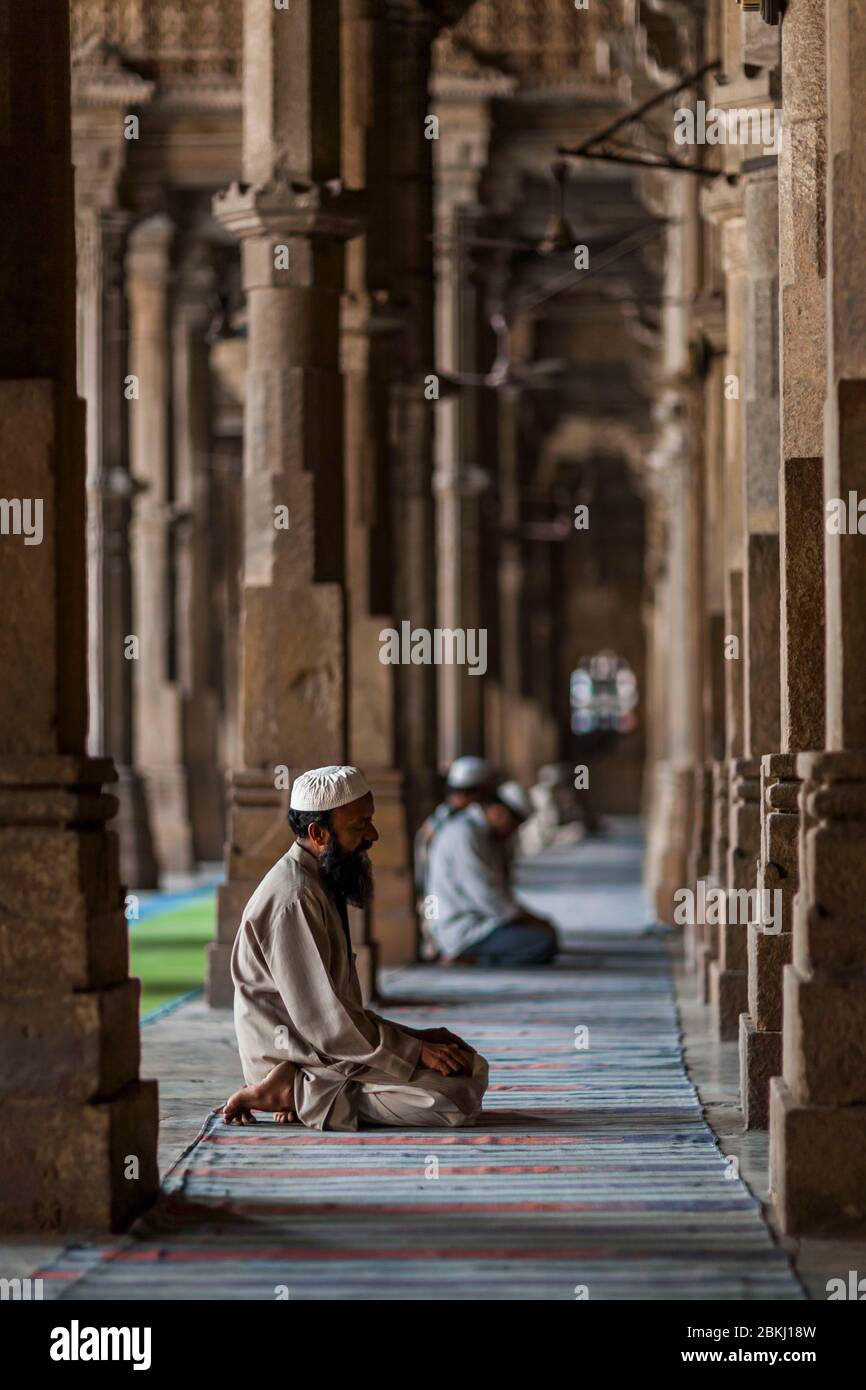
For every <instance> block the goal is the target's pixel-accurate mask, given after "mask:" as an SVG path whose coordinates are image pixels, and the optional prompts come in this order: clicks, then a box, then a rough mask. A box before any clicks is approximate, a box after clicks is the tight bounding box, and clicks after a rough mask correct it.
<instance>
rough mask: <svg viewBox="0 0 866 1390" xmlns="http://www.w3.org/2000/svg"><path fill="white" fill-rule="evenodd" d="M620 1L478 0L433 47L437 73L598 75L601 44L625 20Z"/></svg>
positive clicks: (524, 78) (526, 77)
mask: <svg viewBox="0 0 866 1390" xmlns="http://www.w3.org/2000/svg"><path fill="white" fill-rule="evenodd" d="M620 9H621V6H620V3H619V0H593V3H592V5H591V6H590V7H589V9H586V10H577V9H575V8H574V7H573V6H571V5H552V4H551V3H550V0H476V3H475V4H474V5H472V6H471V8H470V9H469V10H468V11H467V13H466V14H465V15H464V16H463V18H462V19H461V20H460V22H459V23H458V24H455V25H454V26H453V27H452V28H450V29H446V30H445V31H444V32H443V34H442V35H441V37H440V38H439V39H438V40H437V43H436V45H435V49H434V67H435V70H436V72H437V73H447V74H449V75H455V76H456V75H463V76H471V75H480V74H482V73H484V72H485V71H489V70H490V69H491V68H493V69H495V70H497V71H498V72H500V73H506V74H509V75H512V76H515V77H517V78H518V80H519V82H520V85H521V86H526V87H533V86H536V85H539V84H542V83H543V84H545V85H547V86H549V85H550V84H551V83H553V84H555V85H557V86H560V85H563V84H565V85H568V86H573V85H576V84H577V83H583V82H587V81H592V82H594V81H597V80H598V76H599V73H598V68H597V65H596V43H597V41H598V40H599V39H600V38H602V37H603V35H604V34H605V33H606V32H607V31H608V30H609V29H611V28H613V27H614V26H617V25H619V24H620V23H621V14H620Z"/></svg>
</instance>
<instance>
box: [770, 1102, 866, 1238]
mask: <svg viewBox="0 0 866 1390" xmlns="http://www.w3.org/2000/svg"><path fill="white" fill-rule="evenodd" d="M770 1195H771V1197H772V1199H773V1203H774V1205H775V1208H776V1214H777V1217H778V1220H779V1224H780V1225H781V1227H782V1230H783V1231H784V1232H785V1233H786V1235H806V1234H809V1233H815V1234H829V1233H832V1232H841V1231H846V1230H850V1229H854V1230H856V1229H860V1228H862V1226H863V1224H864V1222H866V1105H850V1106H817V1105H798V1104H797V1102H796V1101H795V1100H794V1097H793V1096H792V1094H791V1092H790V1090H789V1088H788V1086H787V1084H786V1083H785V1081H784V1079H783V1078H782V1077H781V1076H774V1077H773V1079H772V1081H771V1082H770Z"/></svg>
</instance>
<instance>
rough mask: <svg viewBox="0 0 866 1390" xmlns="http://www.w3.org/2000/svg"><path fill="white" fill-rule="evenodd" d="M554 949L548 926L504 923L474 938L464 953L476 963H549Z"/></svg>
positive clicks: (498, 964)
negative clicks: (480, 938)
mask: <svg viewBox="0 0 866 1390" xmlns="http://www.w3.org/2000/svg"><path fill="white" fill-rule="evenodd" d="M558 949H559V943H558V941H557V939H556V932H555V931H554V930H553V928H552V927H537V926H534V925H533V924H532V923H530V922H505V923H503V925H502V926H501V927H494V928H493V931H492V932H490V933H489V934H488V935H487V936H485V937H483V938H482V940H481V941H476V942H475V944H474V945H473V946H471V947H470V948H469V950H468V951H467V952H466V953H465V954H466V955H467V956H472V957H474V958H475V959H476V960H477V962H478V964H479V965H487V966H520V965H549V964H550V962H551V961H552V960H553V958H554V956H555V955H556V952H557V950H558Z"/></svg>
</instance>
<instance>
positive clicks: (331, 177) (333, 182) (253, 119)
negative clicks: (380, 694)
mask: <svg viewBox="0 0 866 1390" xmlns="http://www.w3.org/2000/svg"><path fill="white" fill-rule="evenodd" d="M244 21H245V23H244V58H245V61H244V171H243V172H244V179H245V180H246V182H245V184H244V185H243V186H238V185H234V186H233V187H232V188H231V189H229V191H228V192H227V193H225V194H223V195H222V196H221V197H219V198H218V199H217V200H216V204H215V209H216V212H217V215H218V216H219V217H220V218H221V220H222V221H223V223H224V225H225V226H226V227H228V228H229V229H230V230H232V231H234V232H235V233H236V234H237V235H238V236H239V237H240V238H241V241H242V257H243V282H244V288H245V290H246V295H247V307H248V318H249V348H248V369H247V395H246V415H245V422H244V431H245V434H244V577H243V613H242V635H241V715H240V740H241V757H242V767H241V768H239V769H237V770H236V771H235V772H234V773H233V776H232V787H231V793H230V830H229V843H228V863H227V867H228V883H227V884H226V886H225V887H224V888H223V889H222V890H221V893H220V913H219V934H218V940H217V942H216V943H215V944H214V945H213V946H212V947H211V950H210V958H209V980H208V995H209V999H210V1001H211V1003H212V1004H225V1003H229V1002H230V1000H231V981H230V978H229V955H230V951H231V943H232V941H233V939H234V935H235V932H236V930H237V925H238V921H239V918H240V913H241V911H242V909H243V905H244V902H245V900H246V898H247V897H248V896H249V893H250V892H251V891H252V888H253V886H254V885H255V883H256V882H257V881H258V879H259V878H261V876H262V875H263V874H264V873H266V872H267V870H268V869H269V868H270V866H271V865H272V864H273V863H274V862H275V860H276V859H278V858H279V856H280V855H281V854H282V853H284V852H285V850H286V849H287V848H288V845H289V842H290V839H291V836H290V833H289V830H288V826H287V824H286V818H285V815H286V805H287V796H286V785H285V783H286V780H290V779H291V778H292V777H293V776H295V775H296V774H297V773H298V772H300V771H302V770H303V769H305V768H309V767H316V766H318V765H320V764H323V763H336V762H341V761H343V760H344V759H345V756H346V752H347V708H346V644H345V615H344V591H343V582H342V581H343V569H344V529H343V458H342V453H343V429H342V419H343V382H342V378H341V376H340V342H339V328H340V296H341V292H342V289H343V267H344V251H343V241H344V240H345V239H346V238H347V237H348V236H350V235H352V234H353V233H354V232H355V231H356V230H357V229H356V227H355V224H354V223H353V222H351V221H350V220H348V218H347V215H346V208H345V205H344V204H345V197H342V198H341V195H340V194H339V192H338V188H339V176H340V170H341V163H340V88H341V81H340V6H339V0H315V3H313V0H293V4H292V5H291V7H290V9H289V10H275V9H273V8H271V7H269V6H262V5H260V4H258V3H257V2H256V0H247V4H246V5H245V11H244ZM287 518H288V529H287V528H286V525H285V522H286V519H287ZM281 768H286V769H288V779H287V778H286V777H285V776H283V775H282V774H281V773H280V769H281Z"/></svg>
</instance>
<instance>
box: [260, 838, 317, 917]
mask: <svg viewBox="0 0 866 1390" xmlns="http://www.w3.org/2000/svg"><path fill="white" fill-rule="evenodd" d="M293 848H294V847H293ZM322 892H323V889H322V887H321V885H320V883H319V879H318V875H317V874H316V873H315V872H311V871H310V869H309V868H308V867H307V866H306V865H305V864H304V863H303V861H302V860H301V859H300V858H299V856H298V855H297V854H295V853H293V850H289V852H288V854H284V855H283V857H282V858H281V859H278V860H277V862H276V864H274V865H273V866H272V867H271V868H270V869H268V872H267V873H266V874H265V876H264V878H263V879H262V881H261V883H260V884H259V885H258V887H257V888H256V890H255V892H254V893H253V894H252V896H251V898H250V899H249V902H248V903H247V905H246V907H245V908H244V920H245V921H263V922H264V921H272V920H273V919H274V917H275V916H276V915H277V914H278V913H281V912H285V911H287V910H290V909H291V908H294V907H298V906H303V905H305V904H306V905H308V904H311V903H312V902H313V901H315V900H316V899H317V898H318V897H319V896H320V895H321V893H322Z"/></svg>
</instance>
